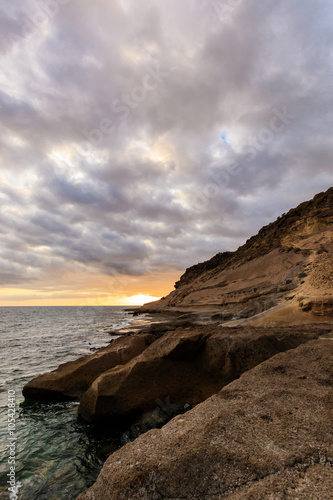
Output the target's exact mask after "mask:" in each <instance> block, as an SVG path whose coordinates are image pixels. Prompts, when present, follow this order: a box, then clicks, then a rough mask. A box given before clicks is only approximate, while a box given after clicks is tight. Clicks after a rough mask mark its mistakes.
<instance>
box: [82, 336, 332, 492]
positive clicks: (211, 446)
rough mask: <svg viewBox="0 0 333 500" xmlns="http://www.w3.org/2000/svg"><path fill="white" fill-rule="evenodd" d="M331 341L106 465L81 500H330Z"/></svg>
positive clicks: (270, 364) (317, 343)
mask: <svg viewBox="0 0 333 500" xmlns="http://www.w3.org/2000/svg"><path fill="white" fill-rule="evenodd" d="M332 384H333V335H332V333H331V334H325V335H324V336H323V337H321V338H318V339H317V340H313V341H309V342H308V343H306V344H304V345H301V346H299V347H297V348H296V349H292V350H289V351H286V352H284V353H279V354H277V355H275V356H273V357H272V358H270V359H269V360H267V361H265V362H263V363H261V364H260V365H258V366H256V367H254V368H253V369H251V370H249V371H248V372H246V373H244V374H243V375H242V376H241V377H240V378H239V379H237V380H235V381H234V382H232V383H230V384H229V385H227V386H225V387H224V388H223V389H222V390H221V391H220V392H219V393H218V394H216V395H214V396H212V397H210V398H209V399H207V400H206V401H205V402H203V403H201V404H199V405H197V406H196V407H195V408H194V409H193V410H191V411H189V412H188V413H186V414H185V415H181V416H178V417H175V418H174V419H173V420H172V421H171V422H169V423H168V424H167V425H165V426H164V427H163V428H162V429H160V430H152V431H150V432H148V433H147V434H144V435H142V436H141V437H139V438H138V439H136V440H135V441H134V442H133V443H130V444H128V445H126V446H124V447H123V448H121V449H120V450H119V451H117V452H116V453H114V454H113V455H111V456H110V457H109V459H108V460H107V461H106V463H105V465H104V467H103V469H102V471H101V473H100V475H99V477H98V479H97V481H96V483H95V484H94V485H93V486H92V487H91V488H90V489H88V490H87V491H86V492H84V493H82V494H81V495H80V496H79V497H78V498H79V500H106V499H109V500H113V499H114V500H129V499H130V500H135V499H138V500H139V499H140V500H162V499H163V500H176V499H177V500H178V499H191V500H192V499H202V500H205V499H207V500H208V499H209V500H218V499H222V498H230V499H232V500H250V499H251V500H254V499H255V500H264V499H265V500H267V499H272V500H283V499H298V500H329V499H331V498H332V491H333V468H332V466H333V428H332V421H333V391H332Z"/></svg>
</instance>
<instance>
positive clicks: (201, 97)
mask: <svg viewBox="0 0 333 500" xmlns="http://www.w3.org/2000/svg"><path fill="white" fill-rule="evenodd" d="M52 9H53V10H52ZM0 10H1V26H0V27H1V36H0V57H1V68H2V71H1V75H0V114H1V121H0V132H1V134H0V162H1V163H0V165H1V167H0V201H1V214H0V236H1V249H0V259H1V260H0V277H1V284H2V285H3V286H12V285H16V286H24V285H25V284H27V283H31V282H34V283H35V284H36V286H37V287H40V288H41V289H42V288H43V287H44V286H45V284H46V283H48V284H49V285H50V286H51V285H52V283H53V285H54V287H61V286H62V285H61V283H62V281H61V279H63V280H66V279H67V278H68V276H69V274H70V275H72V274H73V273H74V274H75V273H80V276H81V273H83V275H84V274H85V273H86V276H87V280H88V276H92V275H94V274H95V275H99V276H105V279H111V278H114V277H115V276H122V277H129V279H132V277H135V276H137V277H147V280H149V277H150V276H152V275H153V274H154V273H155V274H156V273H159V272H161V273H164V272H166V270H169V271H172V272H177V273H178V272H179V273H181V272H182V270H184V269H185V268H186V267H188V266H189V265H191V264H194V263H196V262H198V261H202V260H204V259H206V258H209V257H211V256H212V255H214V254H215V253H216V252H218V251H223V250H233V249H235V248H237V246H238V245H240V244H242V243H243V242H244V240H245V239H246V238H248V237H249V236H251V235H252V234H253V233H254V232H256V231H257V230H258V229H259V228H260V227H261V226H262V225H263V224H266V223H268V222H270V221H272V220H274V219H275V218H276V217H277V216H278V215H279V214H281V213H282V212H285V211H286V210H288V208H290V207H292V206H295V205H297V204H298V203H299V202H301V201H304V200H306V199H309V198H310V197H312V196H313V195H314V194H315V193H316V192H318V191H321V190H326V189H327V188H328V187H329V186H330V185H332V184H333V174H332V168H331V165H332V156H333V153H332V148H331V133H330V132H331V123H332V118H333V116H332V114H333V111H332V110H333V107H332V92H331V89H332V83H333V82H332V74H333V73H332V57H331V55H330V54H331V53H332V45H333V40H332V37H331V24H332V21H333V8H332V5H331V2H329V0H322V1H320V2H318V1H315V0H310V1H308V2H306V4H304V2H301V1H300V0H297V1H295V2H293V3H292V4H291V3H290V2H287V1H286V0H276V1H274V2H273V1H271V0H261V1H259V2H258V1H254V0H249V1H247V2H245V1H239V2H228V1H227V0H226V1H225V2H222V1H217V2H202V1H200V0H184V2H182V3H181V4H180V3H179V2H177V1H176V0H170V1H169V2H168V3H167V4H163V3H162V2H160V1H157V0H144V1H143V2H140V3H138V2H136V3H135V2H134V1H132V0H126V1H125V0H119V1H114V2H109V1H106V0H97V1H96V2H94V3H93V4H92V3H91V2H90V3H89V2H87V1H86V0H83V1H79V0H68V1H61V2H60V0H49V1H48V2H46V1H44V2H40V3H39V4H37V3H35V2H33V1H32V0H24V1H23V0H18V1H17V2H15V3H8V2H0ZM41 12H44V14H41ZM64 282H65V281H64ZM76 286H78V287H82V286H83V282H82V281H81V280H80V282H79V283H78V284H77V285H76ZM166 291H167V290H166ZM137 292H140V290H137ZM154 293H156V292H154Z"/></svg>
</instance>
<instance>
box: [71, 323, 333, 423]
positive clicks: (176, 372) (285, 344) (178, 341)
mask: <svg viewBox="0 0 333 500" xmlns="http://www.w3.org/2000/svg"><path fill="white" fill-rule="evenodd" d="M330 329H331V326H325V325H319V326H318V327H315V326H312V327H311V328H306V327H305V326H302V327H299V328H296V327H294V328H289V327H284V328H270V329H266V328H253V327H243V328H223V327H218V326H216V325H215V326H214V325H211V326H197V327H189V328H186V329H182V328H178V329H176V330H174V331H167V332H166V333H165V334H164V335H163V336H162V337H161V338H159V339H158V340H156V341H155V342H154V343H153V344H151V345H150V346H149V347H148V348H147V349H146V350H144V351H143V352H142V354H141V355H139V356H137V357H136V358H134V359H132V360H131V361H129V362H128V363H127V364H125V365H119V366H116V367H115V368H113V369H111V370H108V371H106V372H104V373H103V374H101V375H100V376H99V377H98V378H96V379H95V381H94V382H93V383H92V385H91V386H90V388H89V389H88V390H87V391H86V392H85V393H84V395H83V397H82V399H81V403H80V407H79V414H80V415H81V417H83V418H84V419H85V420H87V421H89V422H100V421H103V420H106V421H109V420H110V419H117V418H123V417H124V416H126V415H128V416H130V415H131V414H140V413H142V412H144V411H146V410H149V409H152V408H154V407H155V406H156V399H157V398H159V399H162V400H163V399H164V398H168V397H169V398H170V400H171V402H172V403H174V404H176V405H181V406H182V405H185V404H186V403H188V404H196V403H199V402H202V401H204V400H205V399H206V398H208V397H209V396H211V395H212V394H215V393H216V392H218V391H219V390H220V389H221V388H222V387H223V386H224V385H226V384H228V383H229V382H231V381H232V380H234V379H236V378H238V377H239V376H240V375H241V374H242V373H244V372H245V371H247V370H249V369H251V368H253V367H254V366H256V365H258V364H259V363H262V362H263V361H264V360H266V359H268V358H270V357H271V356H274V355H275V354H277V353H278V352H281V351H286V350H288V349H292V348H295V347H297V346H298V345H300V344H302V343H304V342H308V341H309V340H311V339H313V338H316V337H318V336H319V335H321V334H323V333H325V332H327V331H330Z"/></svg>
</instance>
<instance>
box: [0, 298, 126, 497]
mask: <svg viewBox="0 0 333 500" xmlns="http://www.w3.org/2000/svg"><path fill="white" fill-rule="evenodd" d="M131 321H132V316H129V315H128V313H126V312H125V311H124V310H123V308H122V307H2V308H0V346H1V349H0V373H1V379H0V433H1V434H0V440H1V441H0V443H1V447H0V498H1V499H8V498H9V493H8V491H7V487H8V485H7V480H8V477H7V474H8V473H9V464H8V459H9V455H10V448H9V446H8V445H9V443H10V439H11V438H10V436H9V431H8V425H7V418H8V391H15V396H16V402H17V412H16V427H15V432H14V437H15V438H16V441H15V475H16V481H17V482H19V483H20V484H22V486H21V487H20V488H19V498H20V499H22V500H44V499H45V500H46V499H47V500H61V499H64V500H65V499H66V500H71V499H74V498H76V496H77V495H78V493H80V492H81V491H82V490H84V489H85V488H87V487H88V486H90V485H91V484H92V483H93V482H94V480H95V479H96V477H97V475H98V473H99V471H100V469H101V467H102V465H103V460H104V459H105V458H106V455H105V453H106V449H110V447H111V448H112V442H113V441H112V440H113V435H114V433H115V430H110V433H109V435H107V433H106V432H105V430H104V431H103V432H101V431H98V430H96V429H95V428H93V427H90V426H89V425H86V424H83V423H82V422H79V421H78V420H77V408H78V403H73V402H69V403H68V402H66V403H56V404H50V403H38V402H36V403H30V404H27V403H23V401H24V398H23V396H22V388H23V385H24V384H25V383H26V382H28V381H29V380H30V379H31V378H33V377H35V376H36V375H38V374H40V373H44V372H47V371H50V370H53V369H55V368H57V367H58V365H59V364H61V363H64V362H66V361H71V360H73V359H76V358H78V357H79V356H83V355H86V354H91V353H93V352H94V351H95V350H96V349H97V348H99V347H102V346H105V345H107V344H108V343H109V342H110V336H109V335H108V333H107V330H110V329H111V328H112V329H113V328H120V327H124V326H126V325H127V324H129V323H130V322H131Z"/></svg>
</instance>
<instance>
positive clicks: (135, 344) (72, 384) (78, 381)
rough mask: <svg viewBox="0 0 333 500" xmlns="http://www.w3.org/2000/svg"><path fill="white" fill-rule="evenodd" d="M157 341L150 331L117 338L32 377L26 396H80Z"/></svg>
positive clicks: (44, 397)
mask: <svg viewBox="0 0 333 500" xmlns="http://www.w3.org/2000/svg"><path fill="white" fill-rule="evenodd" d="M154 340H155V339H154V337H153V336H152V335H149V334H140V335H134V336H127V337H122V338H118V339H114V340H113V341H112V342H111V344H110V345H108V346H107V347H102V348H101V349H99V350H98V351H96V352H95V353H94V354H91V355H89V356H83V357H82V358H79V359H77V360H75V361H69V362H68V363H64V364H62V365H60V366H59V367H58V368H57V370H55V371H53V372H51V373H46V374H44V375H40V376H38V377H36V378H34V379H32V380H31V381H30V382H28V383H27V384H26V385H25V386H24V388H23V395H24V397H25V398H26V399H41V400H66V399H77V398H79V397H80V396H81V395H82V394H83V393H84V392H85V391H86V390H87V389H88V387H89V386H90V384H91V383H92V382H93V381H94V380H95V379H96V378H97V377H98V376H99V375H100V374H101V373H103V372H105V371H107V370H109V369H110V368H113V367H114V366H117V365H122V364H125V363H127V362H128V361H130V360H131V359H132V358H134V357H135V356H138V355H139V354H141V353H142V351H144V350H145V349H146V348H147V346H149V345H150V344H151V343H152V342H153V341H154Z"/></svg>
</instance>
